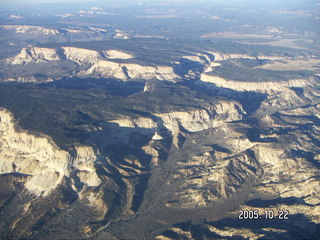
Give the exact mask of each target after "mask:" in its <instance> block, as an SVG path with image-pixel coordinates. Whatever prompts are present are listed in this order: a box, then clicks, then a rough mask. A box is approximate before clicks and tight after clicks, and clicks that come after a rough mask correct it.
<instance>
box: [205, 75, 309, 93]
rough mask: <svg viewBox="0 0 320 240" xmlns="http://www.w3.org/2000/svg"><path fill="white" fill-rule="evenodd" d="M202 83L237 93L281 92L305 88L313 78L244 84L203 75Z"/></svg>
mask: <svg viewBox="0 0 320 240" xmlns="http://www.w3.org/2000/svg"><path fill="white" fill-rule="evenodd" d="M200 80H201V81H202V82H208V83H213V84H214V85H215V86H217V87H220V88H226V89H231V90H235V91H239V92H245V91H248V92H250V91H251V92H270V91H273V92H281V91H283V90H284V89H288V88H292V87H306V86H308V85H309V86H310V85H312V84H313V83H314V78H304V79H291V80H288V81H284V80H282V81H277V82H275V81H269V82H266V81H264V82H244V81H235V80H229V79H224V78H222V77H218V76H213V75H209V74H207V73H203V74H202V75H201V79H200Z"/></svg>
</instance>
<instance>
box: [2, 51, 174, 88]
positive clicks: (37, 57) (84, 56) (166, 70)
mask: <svg viewBox="0 0 320 240" xmlns="http://www.w3.org/2000/svg"><path fill="white" fill-rule="evenodd" d="M61 49H62V50H63V56H61V57H60V56H59V55H58V54H57V51H56V50H55V49H51V48H37V47H29V48H23V49H22V50H21V52H20V53H19V54H18V55H16V56H15V57H12V58H10V59H7V61H6V62H7V63H8V64H11V65H24V64H30V63H33V64H37V63H46V62H49V61H60V62H61V63H62V62H63V61H65V60H61V58H63V59H67V60H69V61H72V62H74V63H76V64H77V65H78V66H79V69H78V70H75V71H74V73H73V75H75V76H77V77H96V78H116V79H120V80H124V81H127V80H131V79H143V80H148V79H157V80H166V81H175V79H178V78H179V76H178V75H176V74H175V72H174V69H173V67H171V66H150V65H140V64H136V63H119V62H114V61H111V60H108V59H116V58H117V59H122V60H123V59H125V60H127V59H131V58H133V55H131V54H129V53H125V52H121V51H117V50H106V51H103V54H102V53H101V54H100V53H99V52H98V51H95V50H89V49H84V48H76V47H62V48H61ZM60 54H62V53H60ZM48 64H49V63H48ZM70 75H71V73H70ZM61 77H62V76H61ZM49 78H50V77H49V76H48V79H49ZM16 79H18V81H23V80H25V81H32V82H34V80H33V79H31V78H30V79H29V78H28V77H26V76H21V77H15V78H13V77H12V78H7V80H6V81H15V80H16ZM39 82H43V80H42V79H41V78H39Z"/></svg>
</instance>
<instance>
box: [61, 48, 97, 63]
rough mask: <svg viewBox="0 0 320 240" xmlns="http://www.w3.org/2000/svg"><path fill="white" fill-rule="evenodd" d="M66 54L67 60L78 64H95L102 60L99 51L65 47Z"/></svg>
mask: <svg viewBox="0 0 320 240" xmlns="http://www.w3.org/2000/svg"><path fill="white" fill-rule="evenodd" d="M62 49H63V50H64V54H65V56H66V58H67V59H69V60H71V61H73V62H76V63H78V64H83V63H91V64H92V63H95V62H96V61H98V60H99V59H101V57H100V54H99V53H98V52H97V51H94V50H89V49H84V48H76V47H63V48H62Z"/></svg>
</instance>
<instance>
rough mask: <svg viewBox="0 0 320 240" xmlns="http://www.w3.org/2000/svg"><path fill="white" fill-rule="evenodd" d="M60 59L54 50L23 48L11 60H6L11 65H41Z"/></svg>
mask: <svg viewBox="0 0 320 240" xmlns="http://www.w3.org/2000/svg"><path fill="white" fill-rule="evenodd" d="M59 60H60V57H59V56H58V54H57V52H56V50H55V49H52V48H38V47H31V48H23V49H22V50H21V52H20V53H19V54H18V55H17V56H15V57H13V58H11V59H8V60H7V62H8V63H10V64H12V65H17V64H27V63H31V62H32V63H41V62H47V61H59Z"/></svg>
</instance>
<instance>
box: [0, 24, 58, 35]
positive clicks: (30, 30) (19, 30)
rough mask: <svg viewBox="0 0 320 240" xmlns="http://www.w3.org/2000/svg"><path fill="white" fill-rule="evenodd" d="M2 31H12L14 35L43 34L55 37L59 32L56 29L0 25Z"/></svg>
mask: <svg viewBox="0 0 320 240" xmlns="http://www.w3.org/2000/svg"><path fill="white" fill-rule="evenodd" d="M0 27H1V28H3V29H4V30H12V31H15V32H16V33H29V34H44V35H57V34H59V31H58V30H56V29H50V28H44V27H39V26H29V25H1V26H0Z"/></svg>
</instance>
